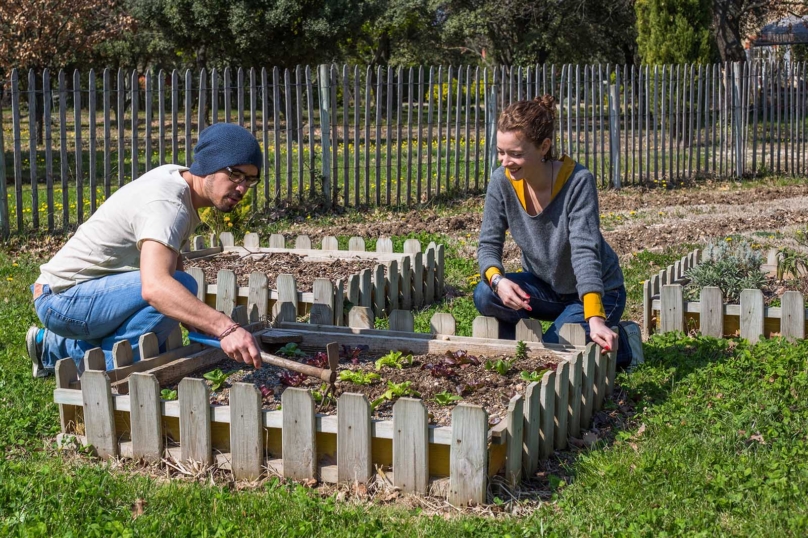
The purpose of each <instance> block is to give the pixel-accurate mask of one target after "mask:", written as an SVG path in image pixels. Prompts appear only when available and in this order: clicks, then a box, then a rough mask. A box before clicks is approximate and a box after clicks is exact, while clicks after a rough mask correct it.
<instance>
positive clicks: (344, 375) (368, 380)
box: [339, 370, 381, 385]
mask: <svg viewBox="0 0 808 538" xmlns="http://www.w3.org/2000/svg"><path fill="white" fill-rule="evenodd" d="M379 379H381V376H380V375H379V374H374V373H373V372H368V373H365V372H362V371H361V370H356V371H354V370H343V371H341V372H340V373H339V380H340V381H350V382H351V383H354V384H356V385H372V384H373V383H375V382H376V381H378V380H379Z"/></svg>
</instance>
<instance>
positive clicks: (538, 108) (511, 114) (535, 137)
mask: <svg viewBox="0 0 808 538" xmlns="http://www.w3.org/2000/svg"><path fill="white" fill-rule="evenodd" d="M555 105H556V100H555V98H554V97H553V96H552V95H550V94H545V95H543V96H541V97H539V96H536V97H535V98H534V99H531V100H529V101H517V102H515V103H511V104H510V105H509V106H508V107H507V108H506V109H505V110H503V111H502V114H500V116H499V121H497V129H498V130H500V131H502V132H503V133H507V132H512V131H518V132H520V133H522V134H523V135H524V136H525V138H527V139H528V140H529V141H531V142H532V143H533V145H535V146H536V147H537V148H538V147H540V146H541V143H542V142H544V139H545V138H549V139H550V142H551V144H552V143H553V142H554V135H553V132H554V130H555V121H556V110H555ZM554 149H555V145H554V144H553V145H551V146H550V150H549V151H548V152H547V155H545V157H546V158H552V159H556V158H557V156H556V155H555V151H554Z"/></svg>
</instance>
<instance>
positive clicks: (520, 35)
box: [443, 0, 635, 65]
mask: <svg viewBox="0 0 808 538" xmlns="http://www.w3.org/2000/svg"><path fill="white" fill-rule="evenodd" d="M631 6H632V2H631V0H617V1H615V2H600V1H597V0H568V1H565V2H558V1H553V0H537V1H534V2H524V1H522V0H502V1H500V2H490V1H486V0H449V1H448V2H445V3H444V4H443V12H444V13H445V23H444V36H443V42H444V43H459V44H461V46H462V47H463V52H465V53H471V54H474V55H475V56H477V58H479V59H481V60H482V61H483V62H485V63H488V64H505V65H518V64H522V65H524V64H532V63H545V62H598V61H611V62H617V63H623V62H627V61H632V59H633V54H634V49H635V43H634V37H635V34H634V12H633V9H632V7H631Z"/></svg>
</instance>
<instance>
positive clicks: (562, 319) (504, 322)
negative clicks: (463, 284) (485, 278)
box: [474, 273, 631, 365]
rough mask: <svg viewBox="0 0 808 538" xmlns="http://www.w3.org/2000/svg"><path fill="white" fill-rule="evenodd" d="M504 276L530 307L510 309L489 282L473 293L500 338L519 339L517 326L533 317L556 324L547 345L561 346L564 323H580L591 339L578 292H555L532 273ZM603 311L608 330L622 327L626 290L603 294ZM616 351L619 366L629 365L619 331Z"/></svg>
mask: <svg viewBox="0 0 808 538" xmlns="http://www.w3.org/2000/svg"><path fill="white" fill-rule="evenodd" d="M505 277H506V278H507V279H508V280H510V281H512V282H515V283H516V284H518V285H519V287H521V288H522V289H523V290H524V291H525V293H527V294H528V295H529V296H530V308H532V310H530V311H528V310H525V309H522V310H514V309H512V308H508V307H507V306H505V305H504V304H502V301H501V300H500V298H499V297H498V296H497V295H496V294H495V293H494V292H493V291H492V290H491V287H490V286H489V285H488V284H487V283H486V282H480V283H479V284H477V288H476V289H475V290H474V306H476V307H477V310H479V311H480V313H481V314H482V315H483V316H492V317H495V318H497V319H498V320H499V337H500V338H502V339H506V340H513V339H515V338H516V324H517V323H519V320H521V319H525V318H534V319H539V320H542V321H552V322H553V325H552V326H551V327H550V328H549V329H548V330H547V332H546V333H544V336H543V340H544V341H545V342H547V343H553V344H557V343H558V332H559V330H561V327H562V326H563V325H564V324H565V323H578V324H579V325H581V326H582V327H583V328H584V330H585V331H586V339H587V342H589V341H591V340H590V339H589V323H587V322H586V320H585V319H584V305H583V302H581V300H580V299H579V298H578V294H577V293H570V294H565V295H561V294H558V293H556V292H554V291H553V290H552V289H551V288H550V286H548V285H547V284H546V283H545V282H544V281H542V280H541V279H540V278H538V277H537V276H536V275H534V274H532V273H508V274H507V275H505ZM601 299H602V301H603V309H604V310H605V311H606V324H607V325H608V326H609V327H615V326H617V327H619V325H618V323H619V322H620V317H621V316H622V315H623V310H625V308H626V288H625V286H620V287H619V288H616V289H613V290H609V291H607V292H606V293H604V294H603V297H602V298H601ZM618 334H619V336H620V340H619V344H618V349H617V363H618V364H619V365H623V364H625V365H628V364H629V363H630V362H631V350H630V348H629V343H628V337H627V336H626V333H625V332H624V331H623V330H622V329H620V330H619V331H618Z"/></svg>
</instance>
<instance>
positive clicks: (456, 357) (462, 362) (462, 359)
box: [443, 349, 480, 368]
mask: <svg viewBox="0 0 808 538" xmlns="http://www.w3.org/2000/svg"><path fill="white" fill-rule="evenodd" d="M443 362H444V364H446V365H447V366H460V368H465V367H466V366H467V365H469V364H473V365H475V366H477V365H478V364H480V359H478V358H477V357H475V356H474V355H469V354H468V353H466V350H464V349H458V350H457V351H454V352H453V351H447V352H446V354H445V356H444V358H443Z"/></svg>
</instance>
